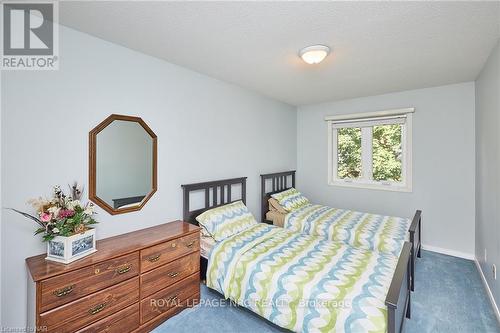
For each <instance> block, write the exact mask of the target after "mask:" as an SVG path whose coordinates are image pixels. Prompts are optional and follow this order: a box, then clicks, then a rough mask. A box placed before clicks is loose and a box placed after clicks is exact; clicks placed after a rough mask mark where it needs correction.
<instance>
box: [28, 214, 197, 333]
mask: <svg viewBox="0 0 500 333" xmlns="http://www.w3.org/2000/svg"><path fill="white" fill-rule="evenodd" d="M199 230H200V229H199V228H198V227H196V226H193V225H191V224H188V223H184V222H182V221H174V222H170V223H165V224H161V225H158V226H155V227H151V228H146V229H142V230H138V231H134V232H130V233H127V234H123V235H119V236H115V237H110V238H106V239H102V240H98V241H97V252H96V253H94V254H92V255H90V256H88V257H85V258H83V259H80V260H77V261H75V262H73V263H70V264H68V265H63V264H59V263H55V262H53V261H47V260H45V257H46V255H45V254H42V255H39V256H35V257H31V258H27V259H26V264H27V266H28V270H29V272H30V277H31V278H29V282H28V312H29V314H28V316H29V318H28V325H29V327H45V328H46V330H47V331H48V332H68V333H72V332H77V331H78V332H89V333H90V332H134V333H138V332H150V331H151V330H152V329H153V328H154V327H156V326H158V325H159V324H161V323H162V322H163V321H165V320H166V319H168V318H169V317H171V316H173V315H174V314H176V313H178V312H179V311H181V310H182V309H184V308H186V307H189V306H193V305H195V304H196V303H197V302H198V301H199V299H200V282H199V278H198V276H199V260H198V257H199V253H200V252H199V251H200V248H199V246H200V231H199Z"/></svg>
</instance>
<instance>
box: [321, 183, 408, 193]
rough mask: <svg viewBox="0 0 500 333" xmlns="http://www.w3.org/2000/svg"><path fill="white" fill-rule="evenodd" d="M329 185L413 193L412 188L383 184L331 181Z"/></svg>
mask: <svg viewBox="0 0 500 333" xmlns="http://www.w3.org/2000/svg"><path fill="white" fill-rule="evenodd" d="M328 185H330V186H339V187H350V188H362V189H367V190H379V191H390V192H413V191H412V188H411V186H390V185H381V184H366V183H355V182H344V181H329V182H328Z"/></svg>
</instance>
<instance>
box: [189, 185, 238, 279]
mask: <svg viewBox="0 0 500 333" xmlns="http://www.w3.org/2000/svg"><path fill="white" fill-rule="evenodd" d="M233 186H241V196H240V198H237V199H236V200H232V194H233V193H234V191H233ZM181 187H182V190H183V204H182V219H183V220H184V221H185V222H188V223H191V224H194V225H198V221H196V217H197V216H198V215H200V214H201V213H203V212H205V211H207V210H209V209H212V208H215V207H219V206H223V205H226V204H228V203H231V202H234V201H238V200H241V201H243V203H244V204H246V199H247V197H246V192H247V189H246V187H247V177H239V178H230V179H223V180H216V181H211V182H202V183H194V184H184V185H181ZM199 191H203V192H204V202H203V204H202V208H198V209H192V208H191V205H190V194H191V193H192V192H199ZM207 264H208V260H207V259H205V258H203V257H202V256H200V278H201V280H205V278H206V273H207Z"/></svg>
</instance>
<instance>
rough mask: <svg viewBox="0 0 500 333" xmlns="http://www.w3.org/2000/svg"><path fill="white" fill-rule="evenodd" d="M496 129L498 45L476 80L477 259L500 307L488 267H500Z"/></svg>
mask: <svg viewBox="0 0 500 333" xmlns="http://www.w3.org/2000/svg"><path fill="white" fill-rule="evenodd" d="M499 128H500V42H499V43H498V44H497V46H496V47H495V49H494V50H493V52H492V53H491V55H490V57H489V59H488V61H487V63H486V65H485V67H484V68H483V70H482V71H481V74H480V75H479V77H478V79H477V81H476V258H477V260H478V262H479V263H480V265H481V269H482V271H483V272H484V276H485V278H486V281H487V282H488V285H489V287H490V289H491V291H492V294H493V296H494V297H495V299H496V302H497V304H500V283H499V280H494V278H493V273H492V266H491V265H493V264H496V266H497V267H498V268H500V239H499V235H500V233H499V232H500V226H499V224H500V217H499V216H498V213H499V211H500V210H499V204H500V201H499V199H500V176H499V174H498V173H499V170H500V136H499V135H498V131H499ZM485 249H486V250H487V258H486V259H487V261H486V260H485V257H484V250H485ZM498 274H499V275H498V276H499V277H500V272H499V273H498Z"/></svg>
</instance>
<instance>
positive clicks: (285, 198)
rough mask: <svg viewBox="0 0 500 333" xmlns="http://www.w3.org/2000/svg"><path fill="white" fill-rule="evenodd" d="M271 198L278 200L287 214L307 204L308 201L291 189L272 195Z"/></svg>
mask: <svg viewBox="0 0 500 333" xmlns="http://www.w3.org/2000/svg"><path fill="white" fill-rule="evenodd" d="M271 197H273V198H274V199H276V200H278V203H279V204H280V206H281V207H283V208H284V209H286V210H287V211H289V212H291V211H294V210H296V209H299V208H300V207H303V206H305V205H308V204H309V200H308V199H307V198H306V197H305V196H303V195H302V193H300V192H299V191H297V190H296V189H294V188H293V187H292V188H289V189H288V190H286V191H283V192H280V193H276V194H272V195H271Z"/></svg>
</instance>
